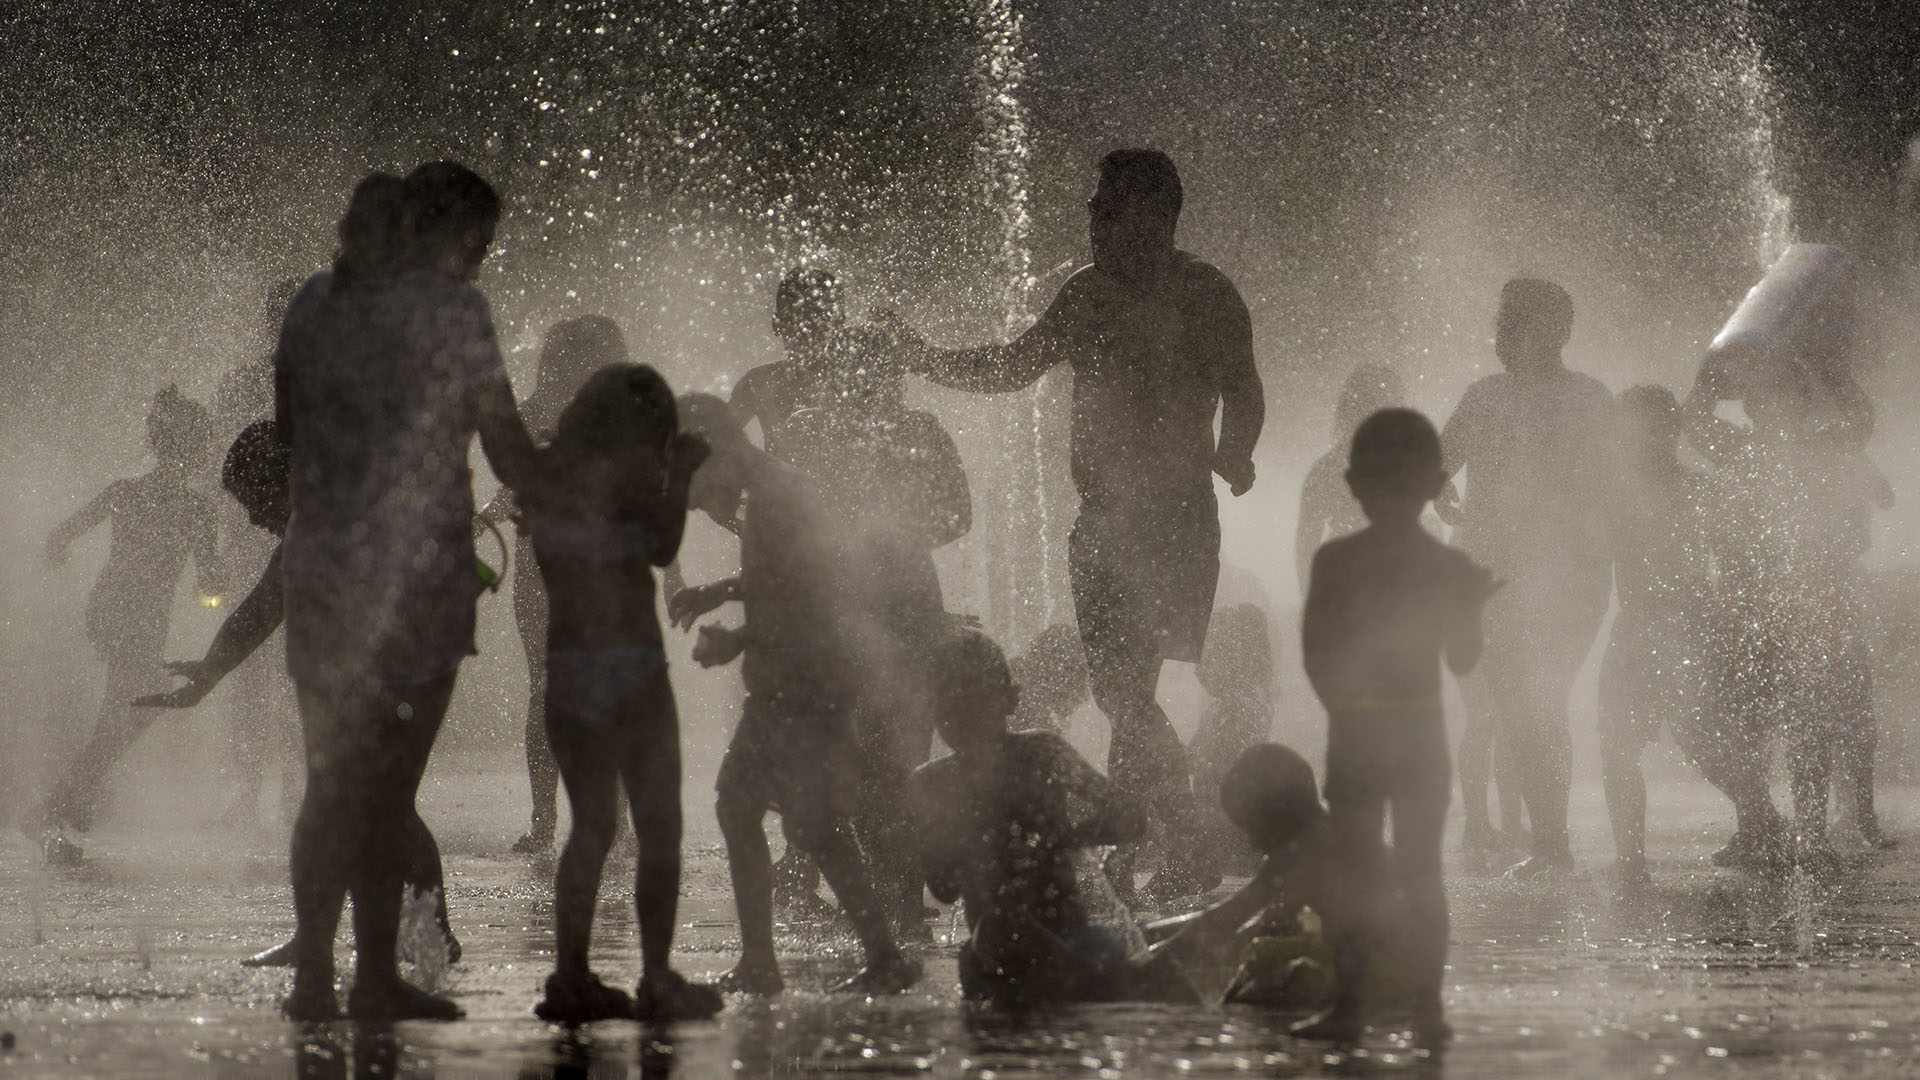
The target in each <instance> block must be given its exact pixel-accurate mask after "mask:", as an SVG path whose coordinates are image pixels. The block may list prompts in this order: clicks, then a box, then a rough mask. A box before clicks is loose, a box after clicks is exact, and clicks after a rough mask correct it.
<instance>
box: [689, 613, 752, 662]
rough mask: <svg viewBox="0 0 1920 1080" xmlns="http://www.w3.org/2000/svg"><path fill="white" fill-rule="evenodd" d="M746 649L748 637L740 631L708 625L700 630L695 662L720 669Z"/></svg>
mask: <svg viewBox="0 0 1920 1080" xmlns="http://www.w3.org/2000/svg"><path fill="white" fill-rule="evenodd" d="M746 648H747V636H746V635H745V634H743V633H741V632H740V631H739V630H736V629H731V628H729V627H725V626H721V625H720V624H719V623H708V624H707V625H705V626H703V627H701V628H700V636H699V637H698V638H697V639H695V641H694V643H693V662H694V663H696V664H699V665H700V666H701V667H707V668H710V667H719V666H720V665H722V664H729V663H732V662H733V658H734V657H736V656H739V655H740V654H741V653H742V652H745V651H746Z"/></svg>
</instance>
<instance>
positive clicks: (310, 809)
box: [282, 685, 361, 1020]
mask: <svg viewBox="0 0 1920 1080" xmlns="http://www.w3.org/2000/svg"><path fill="white" fill-rule="evenodd" d="M297 693H298V697H299V705H300V719H301V728H302V730H303V732H304V733H305V741H306V758H307V783H306V792H305V794H304V795H302V797H301V800H300V812H299V814H298V816H297V817H296V818H295V819H294V824H293V845H292V851H291V853H290V856H289V868H290V872H291V875H292V879H293V912H294V934H293V945H294V971H293V992H292V993H291V994H289V995H288V996H287V1000H286V1002H285V1003H284V1004H283V1005H282V1009H283V1010H284V1011H285V1012H286V1014H287V1016H288V1017H289V1018H290V1019H294V1020H327V1019H332V1018H333V1017H335V1016H338V1015H339V1012H340V1006H339V1003H338V1000H337V999H336V998H335V996H334V989H333V980H334V965H333V939H334V935H335V934H336V933H337V932H338V931H339V928H340V905H341V904H342V903H344V902H345V900H346V897H347V867H348V865H349V864H350V863H351V861H352V858H353V852H354V851H355V849H357V848H358V847H359V845H360V841H361V838H360V837H359V836H358V835H357V834H356V833H355V832H352V831H350V830H355V829H356V828H357V824H358V822H357V820H356V817H355V814H354V808H353V805H352V801H353V800H352V794H351V785H350V784H349V783H348V781H347V772H346V770H347V763H348V760H349V758H350V756H351V747H349V746H347V745H345V741H344V735H343V730H344V727H345V718H344V711H345V710H346V709H347V708H349V702H347V701H346V700H344V697H343V693H342V691H341V690H340V689H339V688H336V687H320V686H305V685H302V686H300V687H298V689H297Z"/></svg>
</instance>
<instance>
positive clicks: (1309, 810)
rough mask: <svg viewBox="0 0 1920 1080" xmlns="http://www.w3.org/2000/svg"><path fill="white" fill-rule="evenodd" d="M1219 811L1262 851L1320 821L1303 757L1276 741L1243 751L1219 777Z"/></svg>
mask: <svg viewBox="0 0 1920 1080" xmlns="http://www.w3.org/2000/svg"><path fill="white" fill-rule="evenodd" d="M1220 809H1221V810H1222V811H1224V812H1225V813H1226V815H1227V820H1228V821H1231V822H1233V824H1234V826H1235V827H1236V828H1238V829H1239V830H1240V831H1241V832H1242V833H1245V834H1246V837H1247V841H1248V843H1250V844H1252V845H1253V847H1254V849H1255V850H1257V851H1260V852H1263V853H1267V854H1271V853H1273V852H1277V851H1282V850H1285V849H1286V847H1287V845H1289V844H1291V843H1293V842H1294V841H1296V840H1298V839H1300V838H1301V837H1302V836H1305V835H1306V833H1307V832H1308V830H1310V829H1311V828H1313V827H1314V826H1315V825H1318V824H1319V823H1320V822H1321V821H1322V820H1324V819H1325V818H1326V815H1327V811H1326V808H1325V807H1323V806H1322V805H1321V804H1320V791H1319V787H1318V785H1316V784H1315V783H1314V780H1313V766H1311V765H1309V764H1307V759H1306V758H1303V757H1301V756H1300V755H1299V754H1296V753H1294V752H1293V751H1292V750H1289V749H1287V748H1286V747H1284V746H1281V745H1280V744H1279V743H1259V744H1256V745H1254V746H1249V747H1247V749H1246V751H1245V752H1244V753H1242V754H1241V755H1240V756H1239V757H1238V758H1237V759H1235V760H1234V763H1233V764H1232V765H1230V766H1228V767H1227V772H1226V775H1225V776H1223V777H1221V778H1220Z"/></svg>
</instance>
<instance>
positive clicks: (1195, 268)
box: [1176, 251, 1247, 312]
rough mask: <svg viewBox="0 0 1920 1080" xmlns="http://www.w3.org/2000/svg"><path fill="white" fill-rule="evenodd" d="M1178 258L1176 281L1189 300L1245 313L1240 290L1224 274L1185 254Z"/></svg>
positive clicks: (1216, 268)
mask: <svg viewBox="0 0 1920 1080" xmlns="http://www.w3.org/2000/svg"><path fill="white" fill-rule="evenodd" d="M1179 258H1180V262H1179V269H1178V270H1177V274H1178V277H1177V278H1176V280H1177V281H1178V282H1179V284H1180V290H1181V292H1182V293H1183V294H1185V295H1186V296H1187V297H1188V298H1189V299H1190V300H1193V301H1197V302H1199V303H1201V304H1203V305H1206V306H1209V307H1215V308H1220V309H1225V310H1232V311H1239V312H1244V311H1246V308H1247V304H1246V301H1245V300H1243V299H1241V297H1240V290H1239V289H1238V288H1236V287H1235V286H1234V284H1233V280H1232V279H1231V278H1229V277H1227V275H1226V273H1225V271H1223V270H1221V269H1220V268H1219V267H1217V266H1215V265H1213V264H1212V263H1210V262H1207V261H1206V260H1205V259H1202V258H1200V257H1198V256H1196V255H1192V254H1190V253H1188V252H1185V251H1182V252H1180V253H1179Z"/></svg>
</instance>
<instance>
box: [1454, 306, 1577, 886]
mask: <svg viewBox="0 0 1920 1080" xmlns="http://www.w3.org/2000/svg"><path fill="white" fill-rule="evenodd" d="M1572 331H1573V300H1572V298H1571V297H1569V296H1568V295H1567V293H1566V290H1564V289H1562V288H1561V287H1560V286H1558V285H1556V284H1554V283H1553V282H1550V281H1542V280H1538V279H1534V278H1515V279H1513V280H1511V281H1509V282H1507V284H1506V286H1505V287H1504V288H1503V289H1502V290H1501V292H1500V313H1499V317H1498V320H1497V322H1496V325H1495V330H1494V352H1495V354H1496V355H1497V356H1498V357H1499V359H1500V364H1501V366H1502V367H1504V368H1505V369H1506V370H1504V371H1501V372H1499V373H1497V374H1494V375H1489V376H1487V377H1485V378H1483V379H1481V380H1479V381H1478V382H1475V383H1474V384H1473V385H1472V386H1469V387H1468V388H1467V392H1466V394H1465V395H1463V396H1462V397H1461V399H1460V404H1459V406H1458V407H1457V408H1456V409H1454V412H1453V416H1452V417H1450V418H1449V419H1448V420H1447V426H1446V429H1445V431H1443V432H1442V433H1441V436H1440V439H1441V444H1442V445H1443V446H1444V447H1445V448H1446V461H1447V466H1448V468H1449V469H1451V470H1456V471H1457V470H1461V469H1464V470H1465V471H1466V475H1467V485H1466V488H1467V491H1466V500H1465V504H1464V505H1463V506H1462V507H1461V508H1460V510H1459V512H1458V521H1457V525H1458V530H1459V531H1458V533H1457V534H1456V535H1455V540H1456V541H1458V543H1459V545H1460V546H1461V547H1462V548H1464V549H1465V550H1467V551H1469V552H1471V553H1472V554H1473V556H1474V557H1475V558H1476V559H1479V560H1481V561H1482V562H1484V563H1485V564H1486V565H1488V566H1490V567H1491V568H1492V569H1493V572H1494V573H1496V574H1498V575H1500V576H1501V577H1502V578H1503V579H1505V580H1506V581H1507V583H1508V585H1507V588H1506V589H1505V591H1504V592H1503V593H1502V594H1501V595H1500V596H1499V597H1498V598H1496V599H1495V600H1494V602H1493V604H1492V605H1491V606H1490V607H1489V608H1488V609H1487V642H1488V646H1487V663H1486V666H1485V667H1484V669H1483V670H1482V672H1481V676H1482V678H1484V679H1485V681H1486V693H1487V698H1488V703H1489V704H1490V705H1491V707H1492V708H1493V710H1494V716H1495V724H1494V727H1495V732H1496V739H1495V742H1496V747H1495V751H1496V753H1497V754H1498V755H1499V756H1500V757H1501V759H1502V760H1503V761H1504V762H1507V763H1508V764H1507V765H1506V766H1505V768H1506V769H1507V770H1508V771H1507V775H1511V776H1512V777H1513V778H1514V780H1515V781H1516V782H1518V783H1519V785H1520V790H1521V794H1522V795H1523V796H1524V798H1525V801H1526V809H1527V819H1528V822H1529V824H1530V825H1531V826H1532V829H1533V841H1532V853H1531V855H1530V856H1529V857H1528V858H1527V860H1526V861H1525V862H1523V863H1521V864H1520V865H1519V866H1517V867H1515V868H1514V869H1515V872H1516V873H1518V874H1521V875H1524V876H1531V875H1537V874H1548V873H1557V872H1562V871H1565V870H1567V869H1570V868H1571V867H1572V866H1573V852H1572V850H1571V848H1570V846H1569V844H1568V838H1567V793H1568V788H1569V785H1570V784H1571V781H1572V768H1573V748H1572V738H1571V734H1570V732H1569V730H1568V718H1567V699H1568V697H1569V696H1570V695H1571V694H1572V691H1573V681H1574V678H1575V677H1576V676H1577V675H1578V674H1579V671H1580V665H1581V664H1582V663H1583V662H1584V661H1585V660H1586V656H1587V651H1588V650H1589V649H1590V648H1591V647H1592V646H1593V639H1594V636H1595V635H1596V634H1597V633H1598V632H1599V630H1600V623H1601V621H1602V620H1603V619H1605V617H1606V613H1607V599H1608V593H1609V591H1610V589H1611V586H1612V574H1611V567H1610V565H1609V558H1608V551H1607V545H1606V539H1605V523H1604V510H1603V508H1604V506H1605V505H1606V501H1605V492H1606V487H1605V479H1606V472H1605V470H1606V462H1607V461H1608V460H1609V455H1608V451H1609V448H1610V444H1609V441H1608V431H1609V425H1608V417H1609V416H1610V415H1611V412H1612V408H1613V396H1612V395H1611V394H1609V393H1608V392H1607V389H1606V387H1604V386H1601V385H1600V383H1599V382H1598V381H1597V380H1595V379H1592V378H1590V377H1588V376H1586V375H1582V374H1580V373H1578V372H1575V371H1570V370H1568V369H1567V367H1566V365H1565V364H1564V363H1563V362H1562V361H1561V359H1560V351H1561V350H1562V349H1563V348H1565V346H1566V344H1567V339H1568V338H1569V337H1570V336H1571V335H1572ZM1484 790H1485V788H1484V784H1483V785H1481V791H1482V793H1484Z"/></svg>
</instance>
